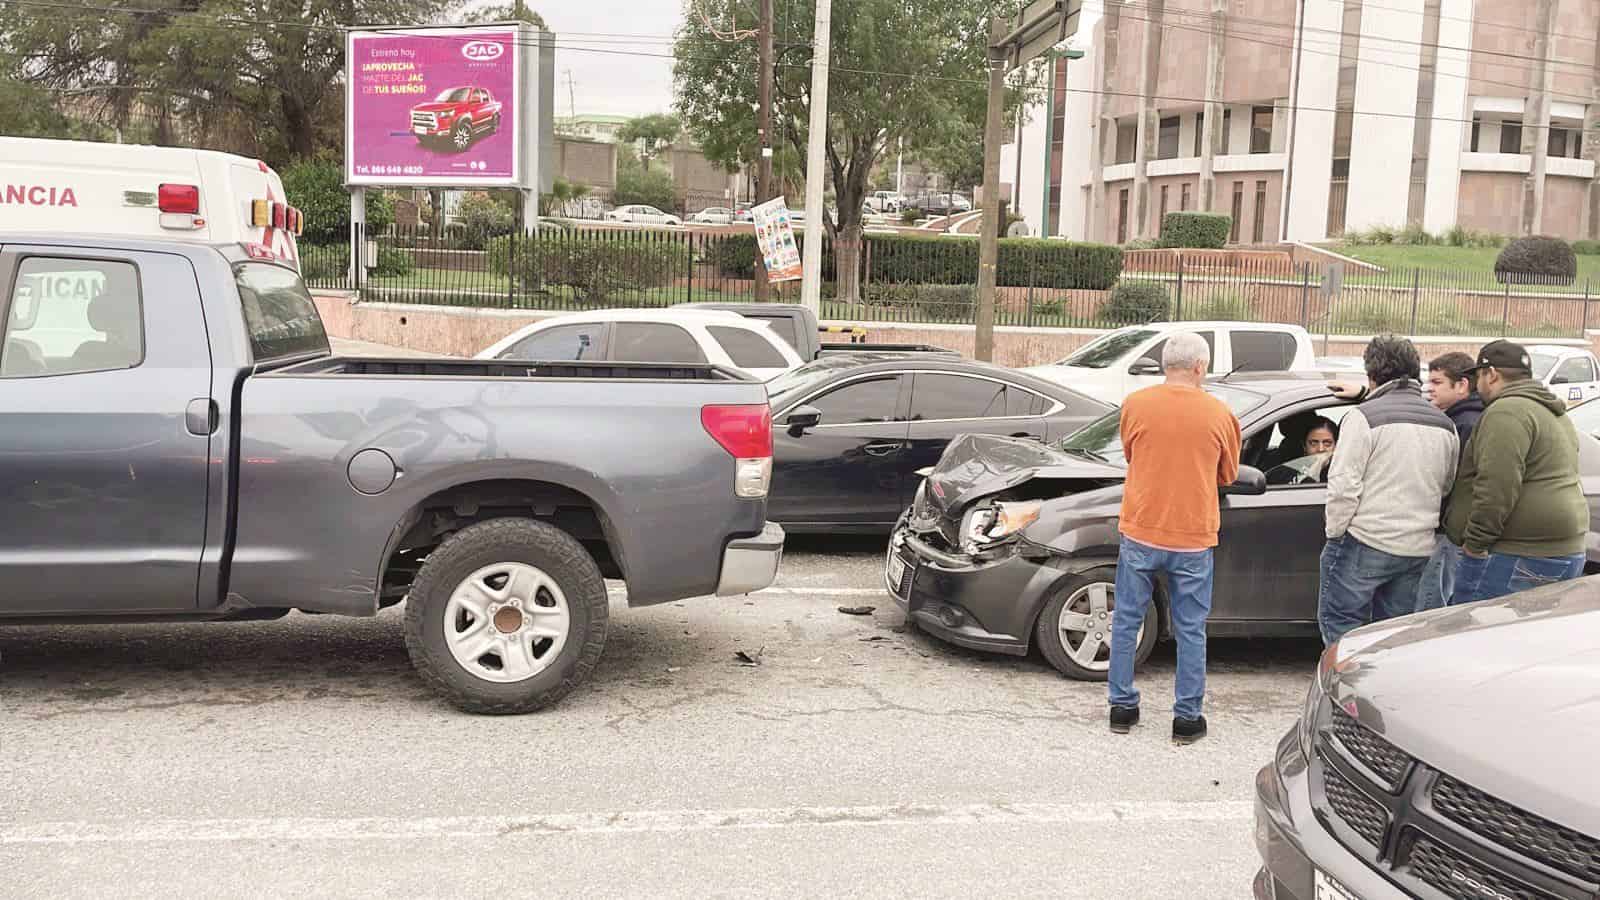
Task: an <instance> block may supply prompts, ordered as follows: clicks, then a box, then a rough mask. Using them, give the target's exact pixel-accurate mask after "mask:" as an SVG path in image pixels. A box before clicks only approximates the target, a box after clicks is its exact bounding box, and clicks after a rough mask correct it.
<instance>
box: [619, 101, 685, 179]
mask: <svg viewBox="0 0 1600 900" xmlns="http://www.w3.org/2000/svg"><path fill="white" fill-rule="evenodd" d="M682 131H683V126H682V125H681V124H679V122H678V117H677V116H672V115H668V114H666V113H656V114H654V115H649V116H638V117H636V118H632V119H629V120H628V121H627V123H625V124H624V125H623V126H622V128H621V130H619V131H618V132H617V140H619V141H622V142H624V143H628V144H634V143H637V144H638V145H639V153H640V155H641V159H642V161H643V162H644V167H645V169H646V170H648V169H649V168H650V160H651V159H653V158H655V155H656V153H657V152H658V151H659V150H660V149H661V147H662V145H670V144H671V143H672V142H673V141H676V140H677V139H678V134H679V133H680V132H682Z"/></svg>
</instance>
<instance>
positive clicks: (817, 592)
mask: <svg viewBox="0 0 1600 900" xmlns="http://www.w3.org/2000/svg"><path fill="white" fill-rule="evenodd" d="M606 589H607V590H608V591H610V592H611V593H612V594H615V595H621V594H626V593H627V592H628V589H627V588H625V587H623V586H621V585H614V586H608V587H607V588H606ZM887 593H888V591H886V590H884V589H883V588H846V587H816V588H808V587H771V588H766V589H764V590H759V591H756V592H754V593H752V594H746V595H744V596H749V597H760V596H763V595H766V594H777V595H779V596H790V597H803V596H807V595H809V596H813V597H880V596H883V595H885V594H887Z"/></svg>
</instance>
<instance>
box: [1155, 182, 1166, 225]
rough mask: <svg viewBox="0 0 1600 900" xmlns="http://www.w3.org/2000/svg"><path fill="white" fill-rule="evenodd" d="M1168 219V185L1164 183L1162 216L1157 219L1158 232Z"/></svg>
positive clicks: (1162, 187)
mask: <svg viewBox="0 0 1600 900" xmlns="http://www.w3.org/2000/svg"><path fill="white" fill-rule="evenodd" d="M1166 221H1167V186H1166V185H1164V184H1163V185H1162V186H1161V218H1159V219H1157V220H1156V232H1157V233H1158V234H1159V233H1160V231H1161V225H1162V223H1164V222H1166Z"/></svg>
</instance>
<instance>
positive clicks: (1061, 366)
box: [1026, 322, 1317, 405]
mask: <svg viewBox="0 0 1600 900" xmlns="http://www.w3.org/2000/svg"><path fill="white" fill-rule="evenodd" d="M1183 331H1186V332H1192V333H1194V334H1198V335H1200V336H1201V337H1202V338H1205V341H1206V344H1207V345H1208V346H1209V347H1210V348H1211V374H1213V375H1225V374H1227V373H1229V372H1236V371H1239V372H1283V371H1313V370H1315V369H1316V367H1317V364H1316V354H1315V353H1314V352H1313V349H1312V346H1311V335H1310V334H1308V333H1307V332H1306V330H1305V329H1304V328H1301V327H1300V326H1299V325H1282V324H1278V323H1274V322H1151V323H1150V324H1148V325H1131V326H1129V327H1127V328H1119V329H1117V330H1116V331H1113V332H1111V333H1109V334H1104V335H1101V336H1100V337H1098V338H1096V339H1094V340H1093V341H1091V342H1089V343H1088V344H1085V345H1084V346H1082V347H1080V348H1079V349H1078V350H1076V351H1074V352H1073V353H1072V354H1071V355H1070V356H1067V357H1066V358H1064V359H1061V360H1058V361H1057V362H1054V363H1050V364H1049V365H1044V366H1033V367H1031V368H1029V369H1027V370H1026V371H1027V372H1028V373H1030V374H1032V375H1035V376H1037V377H1039V378H1043V379H1046V380H1048V381H1054V382H1056V383H1058V384H1063V385H1066V386H1067V387H1070V388H1073V389H1075V390H1079V391H1082V392H1083V393H1085V394H1088V395H1089V396H1091V397H1094V398H1096V399H1099V400H1104V401H1105V402H1107V403H1112V404H1116V405H1121V403H1122V398H1124V397H1126V396H1128V395H1129V394H1131V393H1133V392H1134V391H1136V390H1138V389H1139V388H1142V387H1149V386H1150V385H1152V384H1157V383H1159V382H1160V381H1161V380H1162V378H1163V373H1162V371H1161V352H1162V350H1164V349H1165V348H1166V344H1167V338H1168V337H1170V336H1172V334H1173V333H1175V332H1183Z"/></svg>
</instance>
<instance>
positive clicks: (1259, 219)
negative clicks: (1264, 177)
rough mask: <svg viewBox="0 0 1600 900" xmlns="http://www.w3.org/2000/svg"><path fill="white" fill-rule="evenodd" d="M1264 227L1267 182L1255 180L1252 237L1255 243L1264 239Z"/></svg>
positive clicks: (1265, 220)
mask: <svg viewBox="0 0 1600 900" xmlns="http://www.w3.org/2000/svg"><path fill="white" fill-rule="evenodd" d="M1266 227H1267V183H1266V182H1265V181H1257V182H1256V222H1255V237H1254V240H1255V242H1256V243H1257V244H1259V243H1261V242H1262V241H1263V240H1265V239H1266Z"/></svg>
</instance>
